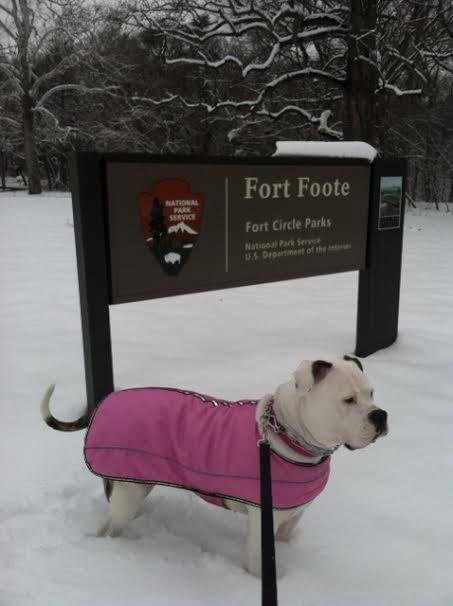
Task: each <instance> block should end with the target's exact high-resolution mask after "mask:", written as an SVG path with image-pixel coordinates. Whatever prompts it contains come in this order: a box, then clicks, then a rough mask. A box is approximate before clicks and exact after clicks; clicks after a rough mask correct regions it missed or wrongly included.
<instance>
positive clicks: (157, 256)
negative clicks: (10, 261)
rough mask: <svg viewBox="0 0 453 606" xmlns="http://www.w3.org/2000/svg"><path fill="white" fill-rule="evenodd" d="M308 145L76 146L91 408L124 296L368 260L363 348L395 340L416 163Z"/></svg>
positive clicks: (361, 306)
mask: <svg viewBox="0 0 453 606" xmlns="http://www.w3.org/2000/svg"><path fill="white" fill-rule="evenodd" d="M298 145H302V147H303V148H304V149H305V150H309V154H310V155H309V156H308V157H307V156H306V155H303V156H300V155H295V153H294V151H293V149H292V148H291V151H290V152H289V154H290V155H284V152H283V155H277V156H274V157H272V158H242V157H241V158H194V157H174V156H170V157H165V156H142V155H136V154H128V155H120V154H95V153H76V154H74V155H73V158H72V179H73V181H72V194H73V212H74V228H75V240H76V252H77V267H78V276H79V292H80V306H81V315H82V332H83V345H84V356H85V372H86V385H87V400H88V407H89V409H90V410H93V409H94V408H95V406H96V405H97V404H98V403H99V402H100V400H101V399H102V398H103V397H105V396H106V395H107V394H108V393H110V392H111V391H113V389H114V384H113V364H112V349H111V336H110V316H109V306H110V305H112V304H116V303H128V302H132V301H138V300H145V299H154V298H157V297H167V296H171V295H183V294H188V293H195V292H202V291H208V290H214V289H223V288H230V287H236V286H245V285H249V284H260V283H265V282H276V281H279V280H290V279H294V278H303V277H305V276H315V275H322V274H329V273H335V272H344V271H352V270H358V271H359V281H358V305H357V330H356V346H355V353H356V355H359V356H367V355H369V354H370V353H373V352H374V351H377V350H378V349H381V348H383V347H387V346H388V345H390V344H391V343H393V342H394V341H395V339H396V336H397V330H398V310H399V289H400V276H401V253H402V233H403V219H404V186H405V174H406V163H405V161H403V160H398V159H392V160H390V159H376V158H375V150H373V149H372V148H371V147H370V146H367V145H366V144H363V143H358V144H346V143H319V142H316V143H314V144H313V145H310V144H309V143H298ZM351 145H352V146H353V150H352V154H348V153H347V152H348V150H351V147H350V146H351ZM357 146H358V149H357ZM364 148H367V149H364ZM320 149H321V150H322V152H323V153H321V154H320V153H319V150H320ZM324 150H325V152H327V153H325V152H324ZM330 150H332V154H330ZM370 150H372V153H370ZM278 151H279V149H278V146H277V152H278ZM280 151H281V150H280ZM345 152H346V153H345ZM344 155H346V156H347V157H343V156H344ZM298 313H299V312H298V311H297V310H295V321H297V314H298Z"/></svg>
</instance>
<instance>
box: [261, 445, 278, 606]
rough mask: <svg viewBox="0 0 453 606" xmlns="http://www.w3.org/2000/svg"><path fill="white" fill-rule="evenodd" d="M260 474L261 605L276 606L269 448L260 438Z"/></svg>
mask: <svg viewBox="0 0 453 606" xmlns="http://www.w3.org/2000/svg"><path fill="white" fill-rule="evenodd" d="M259 445H260V476H261V588H262V594H261V595H262V597H261V604H262V606H277V574H276V569H275V540H274V518H273V515H272V484H271V449H270V446H269V442H268V441H267V440H260V443H259Z"/></svg>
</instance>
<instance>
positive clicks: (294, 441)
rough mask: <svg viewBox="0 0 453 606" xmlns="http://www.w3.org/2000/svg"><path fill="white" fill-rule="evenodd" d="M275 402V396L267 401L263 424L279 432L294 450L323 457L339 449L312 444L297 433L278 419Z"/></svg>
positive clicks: (311, 455) (309, 455) (281, 437)
mask: <svg viewBox="0 0 453 606" xmlns="http://www.w3.org/2000/svg"><path fill="white" fill-rule="evenodd" d="M274 403H275V400H274V398H273V397H271V398H269V400H268V402H267V403H266V407H265V409H264V411H263V414H262V417H261V418H262V422H263V425H264V426H265V427H267V428H269V429H270V430H271V431H273V432H274V433H277V434H278V437H279V438H280V439H281V440H282V441H283V442H285V444H287V445H288V446H289V447H290V448H291V449H292V450H295V451H296V452H298V453H299V454H302V455H305V456H307V457H321V458H323V459H324V458H326V457H329V456H330V455H331V454H332V453H334V452H335V451H336V450H337V448H338V446H333V447H331V448H325V447H323V446H315V445H314V444H310V443H309V442H307V440H305V439H304V438H303V437H302V436H300V435H299V434H297V433H295V432H294V431H293V430H292V429H291V428H289V427H286V426H285V425H283V423H281V422H280V421H278V420H277V416H276V414H275V410H274Z"/></svg>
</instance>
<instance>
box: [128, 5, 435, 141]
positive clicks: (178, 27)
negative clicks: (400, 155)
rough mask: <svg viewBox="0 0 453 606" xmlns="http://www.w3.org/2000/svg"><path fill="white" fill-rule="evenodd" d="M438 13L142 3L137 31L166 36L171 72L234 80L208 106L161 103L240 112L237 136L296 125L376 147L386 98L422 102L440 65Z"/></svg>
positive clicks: (171, 96)
mask: <svg viewBox="0 0 453 606" xmlns="http://www.w3.org/2000/svg"><path fill="white" fill-rule="evenodd" d="M437 9H438V6H437V3H436V4H435V5H434V4H433V5H430V4H429V3H427V2H420V1H419V0H407V1H406V2H405V3H401V2H396V1H395V0H289V1H287V2H282V3H276V2H272V1H270V0H254V1H251V0H209V1H208V2H205V3H200V2H198V1H196V0H195V1H194V0H189V1H186V2H180V1H179V0H174V1H171V0H170V1H168V0H165V1H162V2H157V1H156V0H137V1H136V3H135V5H134V8H133V10H132V12H131V19H130V23H132V25H133V26H135V27H139V28H140V27H142V28H145V29H147V30H149V31H154V32H157V33H160V34H161V35H162V38H163V52H164V53H165V57H166V63H167V65H169V66H170V65H173V66H175V65H184V66H186V67H193V68H197V69H200V68H204V69H205V70H207V74H206V76H205V77H206V79H209V80H211V81H214V82H215V80H216V77H218V75H219V74H221V75H222V76H224V75H225V73H229V74H230V76H231V74H233V73H235V75H236V79H235V81H233V84H232V85H231V86H230V87H229V89H228V90H227V91H219V89H218V88H217V87H215V86H214V87H211V90H210V91H209V94H207V95H206V98H205V99H204V100H203V101H200V100H193V99H191V98H188V97H187V96H185V95H181V94H175V93H172V92H170V91H169V93H168V94H167V95H165V96H161V97H160V98H158V97H157V96H156V97H154V99H153V100H152V101H153V102H154V103H160V104H163V103H175V102H179V103H180V104H182V105H184V106H185V107H193V106H194V105H197V106H200V107H201V106H202V107H203V108H204V109H205V111H206V112H208V114H210V115H214V114H216V115H219V116H226V115H232V114H233V113H234V115H235V116H236V118H237V122H236V127H235V128H232V130H231V132H230V137H235V136H237V135H238V134H239V133H240V132H241V131H243V129H244V128H246V127H249V126H250V125H253V124H256V125H257V126H259V127H261V126H262V124H263V120H264V119H267V120H274V121H275V120H281V119H282V118H287V117H288V116H292V117H293V120H294V119H295V117H297V118H298V119H299V124H300V127H301V128H304V127H306V126H309V127H310V128H311V129H313V128H314V129H316V131H317V135H318V136H320V137H327V138H334V139H341V138H343V137H344V138H347V139H362V140H366V141H369V142H370V143H372V144H375V145H379V139H380V137H381V136H382V133H380V132H379V123H380V117H381V116H380V108H381V107H382V106H385V104H386V102H387V99H388V97H389V96H396V97H398V98H401V97H403V96H417V95H421V94H422V92H423V90H424V87H426V86H427V84H428V74H429V70H430V66H431V65H432V56H440V55H439V53H438V49H437V47H439V42H438V41H436V36H435V34H436V31H437V29H436V28H437V25H436V22H437V20H438V19H439V14H438V10H437ZM444 13H445V11H444ZM445 14H446V13H445ZM424 38H425V39H427V40H429V41H430V43H432V44H433V45H434V46H433V47H432V48H431V50H430V52H431V53H432V56H431V57H430V56H429V54H428V52H427V50H426V48H425V47H426V44H425V42H424V41H423V39H424ZM417 45H418V46H417ZM226 70H228V72H226ZM219 92H223V93H224V94H222V95H219V94H218V93H219Z"/></svg>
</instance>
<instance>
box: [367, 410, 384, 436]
mask: <svg viewBox="0 0 453 606" xmlns="http://www.w3.org/2000/svg"><path fill="white" fill-rule="evenodd" d="M368 419H369V420H370V421H371V423H372V424H373V425H374V427H375V428H376V437H379V436H382V435H383V434H386V433H387V432H388V426H387V412H386V411H385V410H382V408H377V409H376V410H373V411H371V412H370V414H369V415H368Z"/></svg>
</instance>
